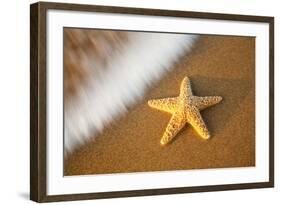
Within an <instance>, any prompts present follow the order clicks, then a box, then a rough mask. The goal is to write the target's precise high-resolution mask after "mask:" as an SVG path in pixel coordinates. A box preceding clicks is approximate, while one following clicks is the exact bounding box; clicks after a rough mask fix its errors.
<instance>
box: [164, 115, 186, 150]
mask: <svg viewBox="0 0 281 205" xmlns="http://www.w3.org/2000/svg"><path fill="white" fill-rule="evenodd" d="M184 125H185V121H184V118H183V116H182V115H181V114H180V113H179V112H176V113H174V114H173V116H172V118H171V119H170V121H169V123H168V125H167V127H166V130H165V132H164V134H163V137H162V138H161V141H160V143H161V145H166V144H168V143H169V142H170V141H171V140H172V139H173V138H174V137H175V136H176V135H177V133H178V132H179V131H180V130H181V128H182V127H183V126H184Z"/></svg>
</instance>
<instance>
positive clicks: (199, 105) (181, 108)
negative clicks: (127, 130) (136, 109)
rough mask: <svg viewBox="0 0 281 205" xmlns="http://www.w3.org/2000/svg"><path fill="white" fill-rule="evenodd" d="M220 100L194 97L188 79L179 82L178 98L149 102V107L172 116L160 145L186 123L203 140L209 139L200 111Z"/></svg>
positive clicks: (215, 97)
mask: <svg viewBox="0 0 281 205" xmlns="http://www.w3.org/2000/svg"><path fill="white" fill-rule="evenodd" d="M221 100H222V97H220V96H206V97H198V96H194V95H193V94H192V90H191V85H190V80H189V78H188V77H185V78H184V79H183V81H182V82H181V86H180V95H179V96H178V97H171V98H163V99H157V100H149V101H148V105H149V106H150V107H152V108H156V109H158V110H162V111H165V112H168V113H171V114H172V117H171V119H170V121H169V124H168V126H167V128H166V130H165V132H164V134H163V137H162V139H161V141H160V143H161V145H166V144H167V143H169V142H170V141H171V140H172V139H173V138H174V137H175V136H176V135H177V133H178V132H179V131H180V130H181V129H182V128H183V126H184V125H185V124H186V123H189V124H190V125H191V126H192V127H193V128H194V129H195V130H196V131H197V133H198V134H199V135H200V136H201V137H202V138H203V139H209V138H210V133H209V131H208V129H207V127H206V124H205V123H204V121H203V119H202V117H201V115H200V110H203V109H205V108H207V107H210V106H212V105H215V104H217V103H219V102H220V101H221Z"/></svg>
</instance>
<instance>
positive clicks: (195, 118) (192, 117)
mask: <svg viewBox="0 0 281 205" xmlns="http://www.w3.org/2000/svg"><path fill="white" fill-rule="evenodd" d="M187 121H188V123H189V124H191V126H192V127H193V128H194V129H195V130H196V132H197V133H198V134H199V135H200V136H201V137H202V138H203V139H209V138H210V133H209V131H208V129H207V127H206V124H205V122H204V121H203V119H202V117H201V114H200V112H199V110H198V109H197V108H195V107H193V108H192V110H190V111H189V112H188V113H187Z"/></svg>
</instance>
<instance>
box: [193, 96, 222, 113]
mask: <svg viewBox="0 0 281 205" xmlns="http://www.w3.org/2000/svg"><path fill="white" fill-rule="evenodd" d="M193 100H194V104H195V105H196V107H197V108H198V109H199V110H204V109H205V108H208V107H210V106H212V105H215V104H218V103H219V102H220V101H221V100H222V97H220V96H206V97H198V96H194V97H193Z"/></svg>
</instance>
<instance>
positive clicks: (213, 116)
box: [191, 76, 255, 136]
mask: <svg viewBox="0 0 281 205" xmlns="http://www.w3.org/2000/svg"><path fill="white" fill-rule="evenodd" d="M191 81H192V88H193V93H194V95H199V96H212V95H218V96H221V97H222V98H223V100H222V101H221V102H220V103H219V104H217V105H214V106H212V107H209V108H207V109H205V110H203V111H202V112H201V114H202V117H203V119H204V121H205V123H206V125H207V127H208V129H209V131H210V133H211V136H215V135H217V134H219V133H220V132H223V130H224V128H225V127H227V126H228V125H229V123H231V117H232V116H235V115H237V113H239V112H240V111H239V109H240V107H241V104H242V103H243V102H244V100H245V98H246V96H247V95H249V94H251V95H252V96H253V97H252V98H250V100H251V102H249V103H250V104H253V106H254V105H255V92H254V89H255V85H254V84H255V82H251V81H249V79H246V78H244V79H243V78H242V79H231V78H208V77H205V76H191ZM208 87H210V88H211V89H210V91H209V89H208ZM248 99H249V98H248ZM248 99H247V100H248Z"/></svg>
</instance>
